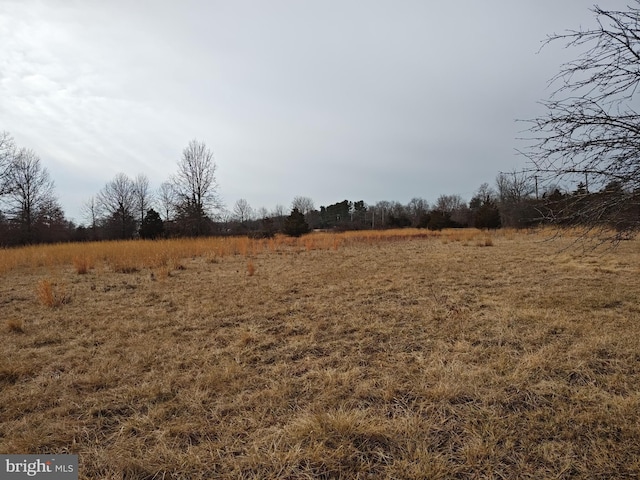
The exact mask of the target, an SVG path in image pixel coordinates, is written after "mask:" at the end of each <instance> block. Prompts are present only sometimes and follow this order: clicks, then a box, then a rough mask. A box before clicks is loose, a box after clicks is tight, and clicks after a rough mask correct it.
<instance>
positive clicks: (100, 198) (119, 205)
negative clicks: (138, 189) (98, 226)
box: [97, 173, 135, 238]
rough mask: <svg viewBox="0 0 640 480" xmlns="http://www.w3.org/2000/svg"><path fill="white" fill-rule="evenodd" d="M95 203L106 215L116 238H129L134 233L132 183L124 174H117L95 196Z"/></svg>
mask: <svg viewBox="0 0 640 480" xmlns="http://www.w3.org/2000/svg"><path fill="white" fill-rule="evenodd" d="M97 202H98V204H99V205H100V208H102V210H103V212H104V213H105V214H106V215H107V218H106V221H107V223H108V224H113V225H111V226H112V227H113V228H112V229H113V230H115V232H114V234H113V235H111V236H114V237H117V238H129V237H131V236H132V235H133V233H134V231H135V221H134V217H133V215H134V213H135V195H134V183H133V181H132V180H131V179H130V178H129V177H128V176H127V175H125V174H124V173H118V174H117V175H116V176H115V177H114V178H113V180H111V181H110V182H108V183H107V184H106V185H105V186H104V187H103V188H102V190H100V192H99V193H98V195H97Z"/></svg>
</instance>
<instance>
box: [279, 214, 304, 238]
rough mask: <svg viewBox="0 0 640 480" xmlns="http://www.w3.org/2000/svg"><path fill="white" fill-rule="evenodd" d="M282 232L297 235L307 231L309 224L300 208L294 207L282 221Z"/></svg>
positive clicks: (292, 235)
mask: <svg viewBox="0 0 640 480" xmlns="http://www.w3.org/2000/svg"><path fill="white" fill-rule="evenodd" d="M283 231H284V233H286V234H287V235H289V236H291V237H299V236H300V235H304V234H305V233H308V232H309V224H308V223H307V222H306V220H305V219H304V215H303V214H302V212H300V210H298V209H297V208H294V209H293V210H292V211H291V215H289V216H288V217H287V218H286V219H285V221H284V228H283Z"/></svg>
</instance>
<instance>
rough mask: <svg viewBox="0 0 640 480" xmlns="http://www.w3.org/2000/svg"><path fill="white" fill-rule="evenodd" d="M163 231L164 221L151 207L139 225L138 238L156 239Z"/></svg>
mask: <svg viewBox="0 0 640 480" xmlns="http://www.w3.org/2000/svg"><path fill="white" fill-rule="evenodd" d="M163 233H164V222H163V221H162V219H161V218H160V214H159V213H158V212H156V211H155V210H154V209H153V208H150V209H149V210H148V211H147V214H146V215H145V216H144V218H143V219H142V225H141V226H140V238H145V239H152V240H153V239H156V238H158V237H161V236H162V234H163Z"/></svg>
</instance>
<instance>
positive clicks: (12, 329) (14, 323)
mask: <svg viewBox="0 0 640 480" xmlns="http://www.w3.org/2000/svg"><path fill="white" fill-rule="evenodd" d="M6 325H7V332H9V333H24V321H23V320H22V319H18V318H10V319H8V320H7V324H6Z"/></svg>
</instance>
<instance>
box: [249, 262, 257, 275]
mask: <svg viewBox="0 0 640 480" xmlns="http://www.w3.org/2000/svg"><path fill="white" fill-rule="evenodd" d="M255 273H256V266H255V265H254V264H253V260H251V259H249V261H247V275H249V276H250V277H253V275H254V274H255Z"/></svg>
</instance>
